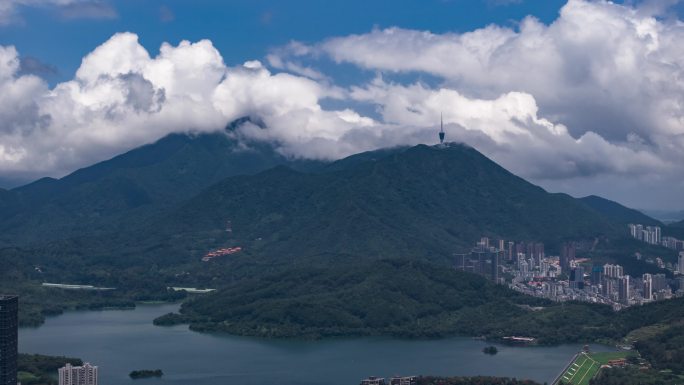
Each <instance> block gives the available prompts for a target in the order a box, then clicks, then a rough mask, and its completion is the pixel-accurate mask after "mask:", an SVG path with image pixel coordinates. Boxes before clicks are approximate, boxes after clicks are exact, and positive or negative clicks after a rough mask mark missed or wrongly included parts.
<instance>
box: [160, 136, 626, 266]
mask: <svg viewBox="0 0 684 385" xmlns="http://www.w3.org/2000/svg"><path fill="white" fill-rule="evenodd" d="M364 157H365V158H367V159H365V160H363V161H359V162H356V161H354V162H350V161H349V159H346V160H342V161H340V163H339V164H343V165H344V167H339V164H337V165H336V164H332V165H331V166H328V168H329V169H330V170H333V171H330V172H318V173H303V172H298V171H294V170H292V169H289V168H286V167H277V168H274V169H271V170H268V171H265V172H263V173H260V174H256V175H252V176H240V177H232V178H227V179H225V180H223V181H221V182H219V183H217V184H216V185H213V186H211V187H210V188H208V189H207V190H205V191H204V192H202V193H201V194H199V195H198V196H197V197H195V198H193V199H191V200H189V201H187V202H186V203H185V204H184V205H183V206H182V207H181V208H180V209H179V210H178V211H177V212H175V213H174V214H172V215H170V216H168V217H164V218H163V219H162V220H160V221H159V223H156V224H154V225H153V226H151V227H153V228H154V229H155V231H157V232H159V231H161V234H166V235H158V236H159V237H160V238H162V239H171V238H172V237H173V238H174V239H173V242H174V243H175V244H176V245H177V246H176V249H178V248H179V247H182V245H195V246H196V245H199V244H205V245H210V244H211V242H212V241H215V242H216V243H215V245H216V246H218V245H220V244H221V242H223V241H221V240H222V239H223V240H224V241H228V239H227V237H226V235H225V231H224V228H225V225H226V223H227V221H231V224H232V233H231V236H230V242H231V244H239V245H241V246H244V247H247V248H248V249H250V250H251V252H253V253H255V254H259V255H272V256H273V257H274V258H275V256H277V259H278V260H283V259H287V258H296V257H300V258H301V257H307V258H308V257H314V256H319V255H337V256H342V255H345V256H352V257H363V258H376V257H378V258H380V257H409V258H424V257H427V258H432V259H436V260H442V261H444V260H447V259H450V258H451V255H452V253H454V252H456V251H462V250H466V249H467V248H469V247H471V245H472V244H473V242H474V241H475V240H477V239H479V238H480V237H481V236H490V237H492V238H495V239H496V238H505V239H517V240H538V241H544V242H548V243H549V244H556V243H559V242H561V241H563V240H568V239H587V238H592V237H594V236H597V235H602V234H603V235H607V234H614V233H615V231H616V226H615V225H614V224H613V223H612V222H611V221H609V220H607V219H606V218H605V217H603V216H602V215H601V214H600V213H598V212H597V211H595V210H593V209H591V208H589V207H587V206H586V205H585V204H583V203H581V202H579V201H577V200H575V199H574V198H572V197H570V196H568V195H565V194H551V193H548V192H546V191H544V190H543V189H542V188H540V187H537V186H535V185H532V184H530V183H528V182H526V181H525V180H523V179H522V178H519V177H517V176H515V175H513V174H511V173H510V172H508V171H506V170H505V169H504V168H502V167H500V166H499V165H497V164H496V163H494V162H492V161H491V160H489V159H488V158H486V157H485V156H483V155H482V154H481V153H479V152H478V151H476V150H475V149H473V148H471V147H467V146H464V145H460V144H452V145H450V146H448V147H429V146H425V145H419V146H416V147H411V148H405V149H401V150H395V151H389V152H386V151H383V152H379V153H378V154H377V157H374V156H368V154H366V155H364ZM617 231H619V230H617ZM179 245H180V246H179Z"/></svg>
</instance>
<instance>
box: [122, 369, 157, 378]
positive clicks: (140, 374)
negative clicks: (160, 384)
mask: <svg viewBox="0 0 684 385" xmlns="http://www.w3.org/2000/svg"><path fill="white" fill-rule="evenodd" d="M163 375H164V372H162V371H161V369H156V370H149V369H146V370H134V371H132V372H131V373H130V374H129V375H128V376H129V377H131V378H132V379H134V380H137V379H140V378H152V377H161V376H163Z"/></svg>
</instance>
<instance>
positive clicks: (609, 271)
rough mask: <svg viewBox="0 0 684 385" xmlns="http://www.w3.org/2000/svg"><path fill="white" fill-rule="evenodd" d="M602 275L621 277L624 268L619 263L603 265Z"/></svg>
mask: <svg viewBox="0 0 684 385" xmlns="http://www.w3.org/2000/svg"><path fill="white" fill-rule="evenodd" d="M603 275H605V276H606V277H610V278H622V276H623V275H624V269H623V268H622V266H620V265H611V264H608V263H607V264H605V265H603Z"/></svg>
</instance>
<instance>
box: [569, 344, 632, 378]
mask: <svg viewBox="0 0 684 385" xmlns="http://www.w3.org/2000/svg"><path fill="white" fill-rule="evenodd" d="M631 354H634V353H633V352H624V351H622V352H603V353H593V354H586V353H580V354H579V355H577V358H575V361H574V362H573V363H572V364H570V366H569V367H568V369H567V370H566V371H565V373H563V375H562V376H561V378H560V382H559V383H563V384H572V385H588V384H589V380H591V379H592V378H594V376H595V375H596V373H598V371H599V369H600V368H601V365H605V364H607V363H608V361H610V360H614V359H618V358H626V357H627V356H629V355H631Z"/></svg>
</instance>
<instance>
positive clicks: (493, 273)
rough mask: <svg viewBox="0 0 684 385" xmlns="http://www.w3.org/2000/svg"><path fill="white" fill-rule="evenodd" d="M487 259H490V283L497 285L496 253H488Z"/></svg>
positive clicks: (497, 260)
mask: <svg viewBox="0 0 684 385" xmlns="http://www.w3.org/2000/svg"><path fill="white" fill-rule="evenodd" d="M489 257H490V258H491V268H492V271H491V278H492V281H494V282H495V283H498V281H499V253H498V252H492V251H490V252H489Z"/></svg>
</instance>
